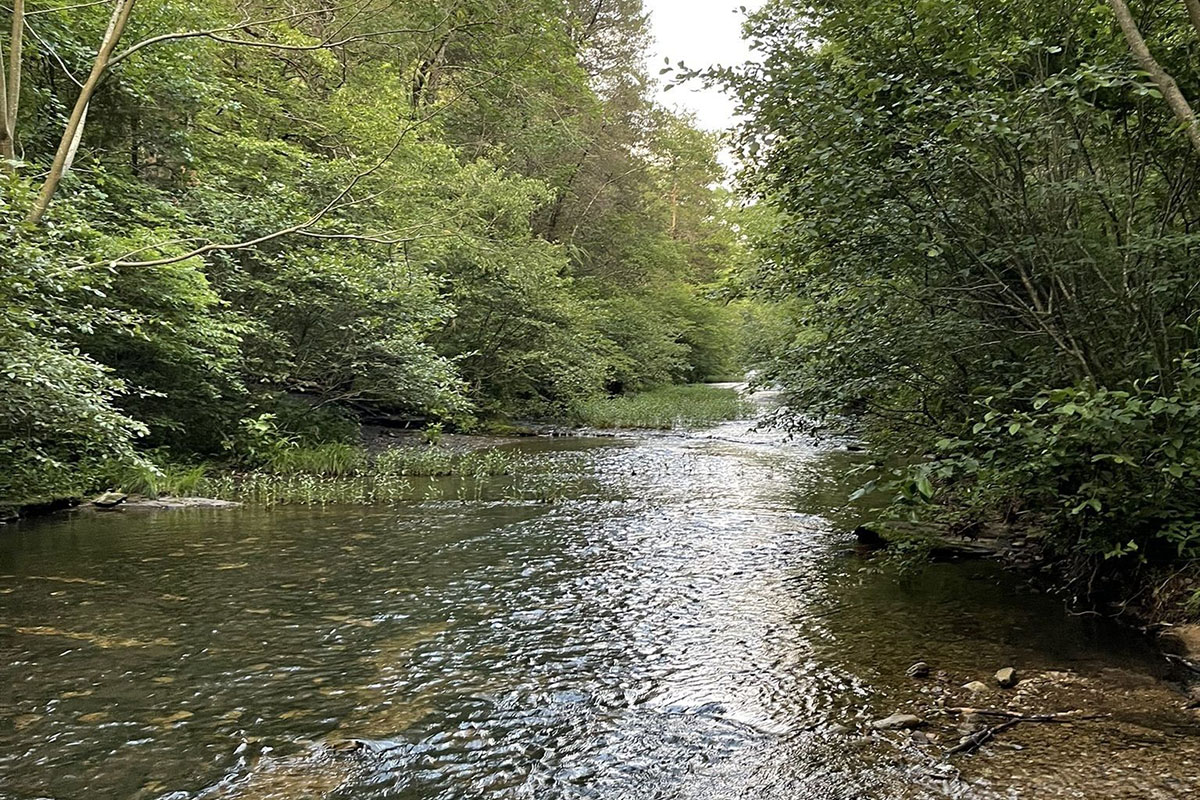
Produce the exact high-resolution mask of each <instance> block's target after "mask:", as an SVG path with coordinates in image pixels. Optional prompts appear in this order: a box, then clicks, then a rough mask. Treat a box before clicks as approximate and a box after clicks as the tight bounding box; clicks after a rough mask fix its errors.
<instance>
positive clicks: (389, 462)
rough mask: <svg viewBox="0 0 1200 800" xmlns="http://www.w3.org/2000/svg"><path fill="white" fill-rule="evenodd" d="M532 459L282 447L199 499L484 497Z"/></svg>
mask: <svg viewBox="0 0 1200 800" xmlns="http://www.w3.org/2000/svg"><path fill="white" fill-rule="evenodd" d="M534 460H535V459H532V458H530V457H529V456H524V455H522V454H519V453H513V452H509V451H505V450H493V449H488V450H475V451H470V452H465V453H464V452H457V451H453V450H450V449H448V448H445V447H439V446H436V445H431V446H426V447H397V448H393V449H390V450H384V451H383V452H381V453H378V454H375V455H371V454H369V453H368V452H367V451H366V450H364V449H363V448H361V447H355V446H353V445H346V444H323V445H319V446H316V447H287V448H283V449H280V450H278V451H277V452H274V453H272V455H271V457H270V459H269V460H268V461H267V462H266V463H265V464H264V465H263V466H262V467H260V468H257V469H253V470H248V471H241V472H226V473H223V474H220V475H218V476H215V477H213V478H209V479H207V480H205V481H204V493H206V494H208V495H210V496H212V497H218V498H222V499H227V500H239V501H242V502H248V503H254V504H258V505H268V506H270V505H288V504H298V505H333V504H354V505H370V504H375V503H397V502H410V501H421V500H435V499H457V500H470V499H481V498H482V497H484V495H485V494H486V495H489V496H490V495H491V494H493V493H494V490H496V489H497V488H500V487H497V486H496V485H495V481H496V480H499V479H503V476H512V475H516V474H518V472H521V473H522V474H524V473H526V472H537V469H536V465H535V464H534V463H533V462H534Z"/></svg>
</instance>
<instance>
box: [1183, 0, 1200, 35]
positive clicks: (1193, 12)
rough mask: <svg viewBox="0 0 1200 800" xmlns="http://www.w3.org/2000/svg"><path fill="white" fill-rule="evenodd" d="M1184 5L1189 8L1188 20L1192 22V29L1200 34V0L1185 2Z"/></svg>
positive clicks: (1184, 0) (1187, 0) (1185, 0)
mask: <svg viewBox="0 0 1200 800" xmlns="http://www.w3.org/2000/svg"><path fill="white" fill-rule="evenodd" d="M1183 4H1184V5H1185V6H1187V12H1188V19H1190V20H1191V21H1192V27H1193V28H1195V29H1196V33H1200V0H1183Z"/></svg>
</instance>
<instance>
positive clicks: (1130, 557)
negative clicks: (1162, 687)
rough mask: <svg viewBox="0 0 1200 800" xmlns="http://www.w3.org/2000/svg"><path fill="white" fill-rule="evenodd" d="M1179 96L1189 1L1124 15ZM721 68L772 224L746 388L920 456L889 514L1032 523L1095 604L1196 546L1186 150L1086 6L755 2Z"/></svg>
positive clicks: (1099, 9) (966, 524)
mask: <svg viewBox="0 0 1200 800" xmlns="http://www.w3.org/2000/svg"><path fill="white" fill-rule="evenodd" d="M1134 11H1135V14H1136V16H1137V23H1138V25H1139V26H1140V30H1141V33H1142V34H1143V35H1144V36H1145V37H1146V40H1147V41H1148V42H1150V47H1151V49H1152V50H1153V51H1154V55H1155V57H1156V58H1157V60H1158V62H1159V63H1160V64H1162V65H1163V68H1164V69H1165V70H1166V72H1168V73H1170V74H1171V75H1173V76H1174V78H1175V80H1176V81H1177V82H1178V85H1179V87H1181V89H1182V93H1183V94H1184V95H1186V96H1189V97H1197V96H1200V71H1198V70H1197V61H1196V58H1195V54H1196V52H1197V49H1198V48H1200V36H1198V33H1197V31H1196V30H1194V29H1193V28H1192V26H1191V24H1190V23H1189V21H1188V16H1187V13H1186V10H1185V6H1184V4H1182V3H1176V2H1171V3H1162V2H1154V3H1143V4H1139V5H1138V7H1136V8H1135V9H1134ZM749 32H750V34H751V36H752V38H753V39H754V40H755V41H756V42H757V43H758V46H759V49H760V50H761V53H762V60H761V63H758V64H754V65H751V66H749V67H747V68H745V69H741V70H738V71H729V72H725V73H723V74H721V75H720V76H719V77H721V78H722V79H724V80H726V81H727V82H729V84H730V85H732V87H733V88H734V89H735V90H736V91H737V93H738V95H739V97H740V98H741V102H742V105H743V110H744V111H745V112H746V114H747V116H748V118H749V122H748V124H747V126H746V128H745V130H744V134H743V139H742V148H743V154H744V156H745V158H746V160H747V163H749V164H751V166H750V167H749V168H747V170H746V171H745V174H744V175H743V179H744V180H743V182H744V185H745V186H746V187H747V188H748V190H749V191H751V192H752V193H753V194H754V195H756V196H757V198H758V199H759V201H760V203H761V204H762V205H763V206H764V207H765V208H767V209H769V210H770V213H772V214H774V215H775V216H776V219H777V221H778V224H777V226H776V227H775V229H774V230H773V231H772V232H770V233H769V234H768V235H766V236H764V237H762V241H761V243H760V244H761V252H762V259H761V261H760V263H759V265H758V267H757V270H756V273H755V274H754V275H752V276H751V279H752V280H753V281H754V282H755V283H756V284H757V285H758V286H759V287H760V288H761V289H762V290H763V291H765V292H767V293H769V294H770V295H771V296H773V297H775V298H776V299H777V300H778V303H777V305H776V307H775V309H774V311H773V313H772V315H771V316H770V317H769V318H767V319H764V320H763V321H762V323H761V330H762V337H763V340H764V344H763V345H761V346H760V347H759V350H760V353H761V354H762V363H761V367H762V369H763V370H764V374H765V375H766V376H767V377H769V378H771V379H776V380H779V381H780V382H782V383H783V384H784V385H786V386H787V387H788V389H789V390H790V391H791V392H792V394H793V395H794V397H795V398H796V400H797V405H799V406H801V407H806V408H811V409H816V410H819V411H822V412H825V413H827V414H834V415H836V414H845V413H850V414H855V415H858V416H859V418H863V419H865V420H867V422H868V432H869V434H870V435H871V436H874V437H875V438H876V439H877V440H880V441H882V440H886V441H888V442H889V444H890V445H892V446H893V447H895V446H896V445H901V446H904V447H907V448H908V449H909V451H910V452H911V453H912V455H913V456H914V457H915V460H916V461H917V466H916V468H915V469H913V470H910V471H909V472H908V473H907V475H906V476H905V478H904V480H902V481H901V482H900V485H899V489H900V493H899V503H900V505H901V507H902V508H903V509H904V510H905V512H906V513H910V512H912V513H916V514H918V515H926V516H927V515H929V514H931V513H932V514H935V515H943V516H946V517H950V518H953V519H954V520H955V521H956V524H957V525H958V526H960V527H959V529H968V530H969V529H971V526H973V525H978V524H982V523H985V522H988V521H990V520H994V519H996V518H1000V517H1003V518H1004V519H1006V520H1007V521H1008V522H1010V523H1013V522H1016V523H1018V524H1026V525H1031V524H1036V526H1038V527H1040V528H1041V529H1043V530H1045V531H1047V532H1048V534H1049V540H1048V545H1047V549H1048V552H1050V553H1051V554H1053V555H1054V556H1055V557H1056V559H1057V561H1058V562H1059V563H1064V564H1066V565H1067V566H1068V567H1069V572H1070V574H1071V575H1072V576H1074V577H1076V578H1079V579H1080V580H1081V581H1082V582H1084V583H1090V584H1091V585H1092V588H1095V587H1096V586H1098V585H1100V584H1101V583H1103V580H1104V579H1105V577H1113V578H1117V579H1122V580H1123V579H1125V578H1128V577H1129V576H1130V575H1135V574H1137V573H1139V572H1140V571H1142V570H1143V569H1144V568H1145V567H1147V566H1149V567H1152V568H1154V567H1161V566H1162V565H1164V564H1176V565H1177V564H1178V563H1179V562H1180V560H1183V561H1184V562H1185V563H1186V562H1187V561H1189V560H1192V559H1195V558H1196V557H1197V556H1200V547H1198V544H1200V491H1197V478H1198V473H1197V470H1198V469H1200V452H1197V450H1196V443H1195V442H1196V434H1197V428H1196V426H1197V420H1198V419H1200V396H1198V395H1197V394H1196V391H1197V389H1196V387H1197V383H1196V380H1197V378H1196V356H1195V355H1194V350H1195V349H1196V348H1197V346H1198V345H1200V342H1198V340H1197V339H1198V333H1197V323H1198V321H1200V320H1198V319H1197V312H1198V311H1200V294H1198V292H1200V269H1198V262H1197V260H1196V259H1197V253H1198V248H1200V238H1198V237H1200V234H1198V233H1197V230H1198V228H1197V225H1198V223H1200V195H1198V193H1197V191H1196V189H1197V178H1198V173H1197V165H1198V161H1197V156H1196V153H1195V152H1194V151H1193V150H1192V148H1191V146H1190V145H1189V141H1188V137H1187V136H1185V135H1184V133H1183V132H1182V131H1180V130H1179V125H1178V123H1177V121H1176V119H1175V118H1173V116H1172V113H1171V110H1170V109H1169V108H1168V106H1167V104H1166V103H1165V102H1164V99H1163V96H1162V94H1160V92H1159V90H1158V87H1157V86H1156V85H1155V84H1154V83H1153V82H1152V81H1151V80H1150V78H1149V77H1148V76H1147V75H1146V73H1143V72H1141V71H1140V70H1139V68H1138V66H1137V62H1135V61H1134V59H1133V57H1131V54H1130V50H1129V46H1128V44H1127V41H1126V39H1125V38H1124V37H1123V36H1122V31H1121V29H1120V28H1119V27H1118V25H1117V22H1116V20H1115V18H1114V15H1113V12H1112V10H1110V7H1109V5H1107V4H1105V3H1104V2H1097V1H1096V0H1090V1H1088V2H1081V1H1080V0H1051V1H1050V2H1040V1H1039V2H1034V1H1033V0H1000V2H996V3H988V4H980V3H964V2H958V0H921V1H920V2H917V3H912V2H904V1H903V0H866V1H865V2H853V3H849V2H842V0H817V2H811V3H810V2H794V1H793V0H776V1H775V2H770V3H768V4H767V5H766V6H765V8H764V9H763V10H762V11H761V12H760V13H759V14H758V15H757V16H756V17H755V18H754V19H753V20H752V22H751V24H750V27H749Z"/></svg>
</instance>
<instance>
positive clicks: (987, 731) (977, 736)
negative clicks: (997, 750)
mask: <svg viewBox="0 0 1200 800" xmlns="http://www.w3.org/2000/svg"><path fill="white" fill-rule="evenodd" d="M1025 721H1026V720H1022V719H1010V720H1008V721H1006V722H1001V723H1000V724H999V725H993V726H992V727H990V728H984V729H983V730H979V731H976V732H975V733H972V734H970V735H969V736H964V737H963V738H962V739H961V740H960V741H959V743H958V744H956V745H955V746H954V747H951V748H950V749H949V750H947V751H946V755H948V756H953V755H957V754H959V753H974V752H975V751H976V750H978V749H979V748H981V747H983V746H984V745H985V744H987V743H988V742H990V741H991V740H992V739H994V738H996V735H997V734H1000V733H1003V732H1004V731H1006V730H1008V729H1009V728H1012V727H1015V726H1017V725H1020V724H1021V723H1022V722H1025Z"/></svg>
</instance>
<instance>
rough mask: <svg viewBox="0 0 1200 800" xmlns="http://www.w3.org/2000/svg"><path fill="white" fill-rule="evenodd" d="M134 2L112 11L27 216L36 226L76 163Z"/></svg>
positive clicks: (123, 1) (124, 0)
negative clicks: (97, 95)
mask: <svg viewBox="0 0 1200 800" xmlns="http://www.w3.org/2000/svg"><path fill="white" fill-rule="evenodd" d="M135 2H136V0H117V5H116V7H115V8H113V13H112V18H111V19H110V20H109V21H108V30H107V31H105V33H104V38H103V39H102V40H101V42H100V50H99V51H98V52H97V53H96V60H95V61H93V62H92V71H91V73H90V74H89V75H88V78H87V80H86V81H85V82H84V84H83V87H82V88H81V89H80V90H79V97H78V98H76V100H75V107H74V108H73V109H72V110H71V116H70V118H68V120H67V125H66V128H64V129H63V133H62V138H61V139H59V142H58V152H56V153H55V154H54V161H53V162H52V163H51V164H50V171H49V172H48V173H47V175H46V180H45V182H44V183H43V184H42V188H41V191H39V192H38V196H37V199H36V200H34V203H33V208H31V209H30V210H29V216H28V217H26V221H28V222H31V223H33V224H35V225H36V224H37V223H39V222H41V220H42V217H43V216H45V214H46V209H47V208H49V207H50V201H51V200H53V199H54V193H55V192H57V191H58V185H59V183H61V182H62V179H63V176H64V175H65V174H66V173H67V170H68V169H70V167H71V161H72V160H74V157H75V151H76V150H77V149H78V147H79V141H80V139H81V138H82V137H83V126H84V122H85V120H86V118H87V109H88V104H89V103H90V102H91V99H92V95H94V94H95V93H96V87H97V86H99V85H100V80H101V79H102V78H103V77H104V73H105V72H106V71H107V70H108V60H109V58H110V57H111V56H112V53H113V50H114V49H115V48H116V46H117V42H119V41H120V40H121V34H122V33H124V32H125V25H126V24H127V23H128V22H129V15H130V14H131V13H133V5H134V3H135Z"/></svg>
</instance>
